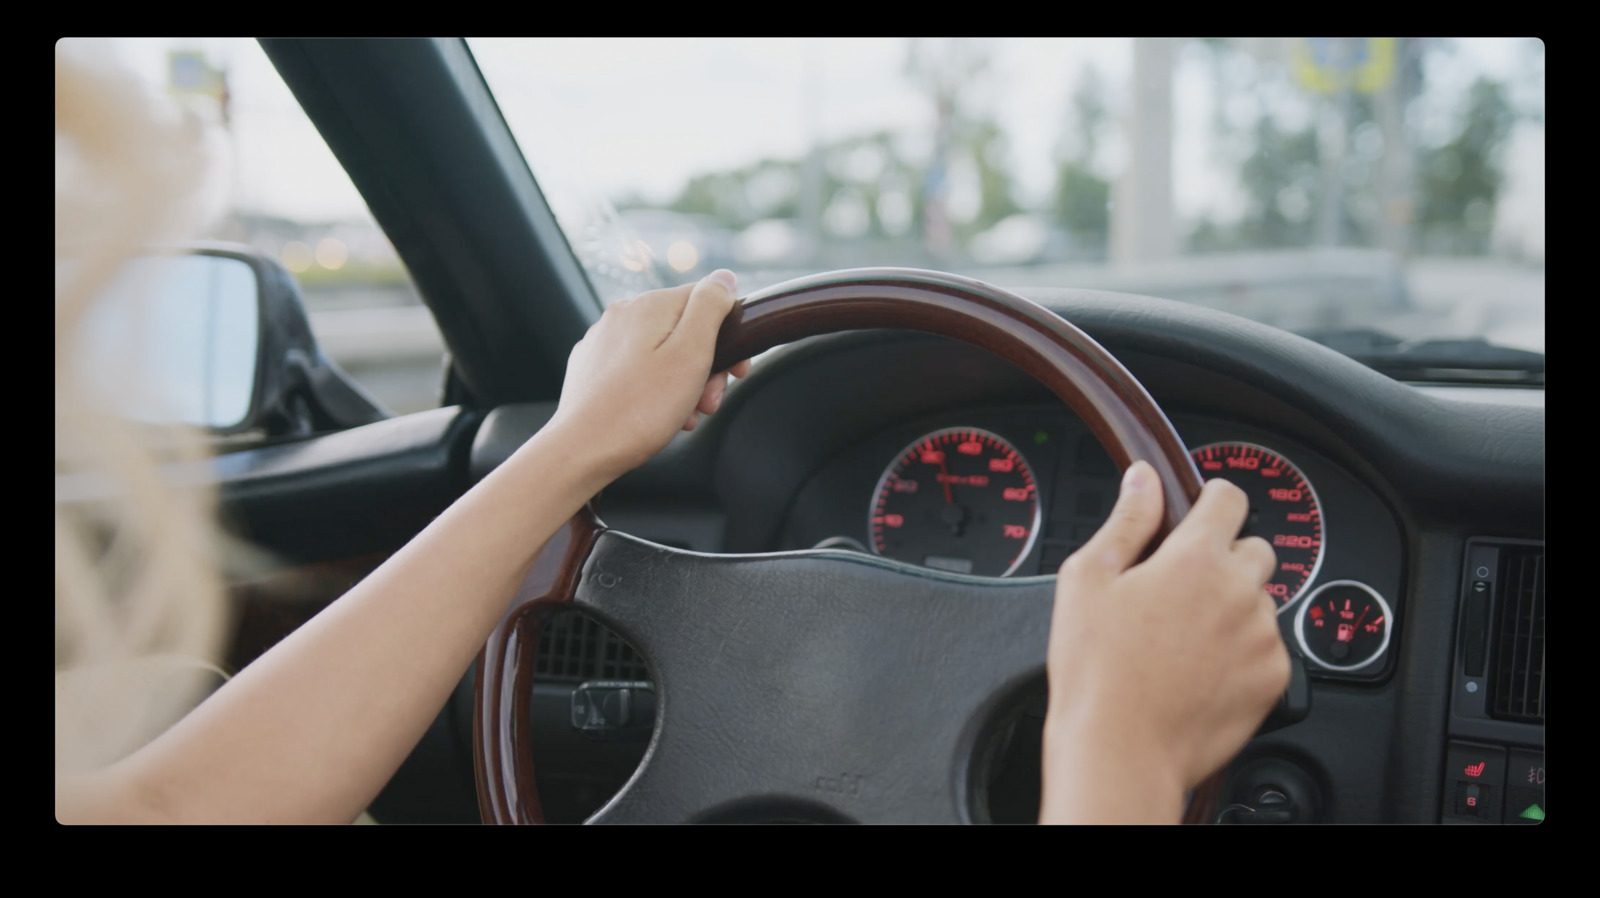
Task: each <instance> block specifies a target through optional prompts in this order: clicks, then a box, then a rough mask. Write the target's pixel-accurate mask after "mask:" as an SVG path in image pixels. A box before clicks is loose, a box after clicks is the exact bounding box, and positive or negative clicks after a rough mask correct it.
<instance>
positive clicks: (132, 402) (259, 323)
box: [86, 244, 389, 439]
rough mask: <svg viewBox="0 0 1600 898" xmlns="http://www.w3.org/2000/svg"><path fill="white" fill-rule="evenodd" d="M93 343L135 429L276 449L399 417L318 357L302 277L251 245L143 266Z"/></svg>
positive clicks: (95, 368)
mask: <svg viewBox="0 0 1600 898" xmlns="http://www.w3.org/2000/svg"><path fill="white" fill-rule="evenodd" d="M86 336H87V338H88V340H87V344H86V346H87V348H88V350H89V356H88V359H87V361H88V362H89V370H90V371H91V372H92V373H91V376H92V377H94V378H95V379H96V380H98V381H99V382H100V383H99V388H100V389H101V391H102V392H103V394H105V395H107V396H108V398H109V399H110V401H111V402H112V403H113V405H114V406H115V407H116V408H117V409H118V410H119V411H121V412H123V413H124V414H127V415H129V416H130V417H133V418H135V419H140V420H146V421H171V420H174V419H176V420H178V421H182V422H184V423H187V424H191V425H195V426H198V427H203V428H206V429H207V430H209V431H210V432H211V433H213V434H215V435H217V436H235V435H245V434H251V435H256V436H259V437H262V438H267V439H271V438H278V437H296V436H307V435H310V434H313V433H318V432H322V431H329V430H342V429H344V428H347V427H355V426H358V425H361V424H370V423H372V422H373V421H378V420H382V419H383V418H387V417H389V413H388V412H387V411H386V410H385V409H384V408H383V407H382V406H380V405H379V404H378V402H377V401H376V400H374V399H373V398H372V397H371V396H370V395H368V394H367V393H366V391H364V390H362V389H361V388H360V387H359V386H358V385H357V384H356V383H355V382H354V381H352V380H350V377H349V375H347V374H345V373H344V371H342V370H341V369H340V368H339V367H338V366H337V365H336V364H334V362H333V360H331V359H329V358H328V357H327V356H325V355H324V354H323V353H322V351H321V350H320V349H319V348H318V347H317V344H316V340H315V339H314V338H313V337H312V335H311V324H310V321H309V319H308V318H307V317H306V311H305V303H304V300H303V299H302V298H301V295H300V288H299V285H298V284H296V282H295V280H294V276H293V275H291V274H290V273H289V272H288V270H287V269H285V268H284V267H283V266H282V265H281V264H280V263H279V262H278V261H277V260H276V259H274V258H272V257H271V256H267V255H265V254H262V253H260V252H257V251H256V250H254V249H251V248H250V247H247V246H235V245H229V244H206V245H201V246H195V247H190V248H187V249H185V250H181V251H178V252H175V253H170V254H161V255H156V254H152V255H147V256H144V257H141V258H139V259H135V260H134V261H133V262H131V263H130V264H129V265H128V266H127V267H126V269H125V270H124V272H123V274H122V276H121V277H120V278H119V279H118V281H117V283H116V284H115V285H114V286H113V287H112V288H111V290H109V291H108V293H107V294H106V295H105V296H104V297H103V298H102V301H101V302H100V303H99V304H98V306H97V309H96V312H95V314H94V316H93V317H92V318H91V319H90V322H89V332H88V333H87V334H86Z"/></svg>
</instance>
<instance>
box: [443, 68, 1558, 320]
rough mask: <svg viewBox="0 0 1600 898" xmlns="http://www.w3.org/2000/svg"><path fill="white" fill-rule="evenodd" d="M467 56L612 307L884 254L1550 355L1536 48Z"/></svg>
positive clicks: (887, 259) (1035, 281)
mask: <svg viewBox="0 0 1600 898" xmlns="http://www.w3.org/2000/svg"><path fill="white" fill-rule="evenodd" d="M470 45H471V48H472V51H473V54H474V56H475V57H476V58H477V60H478V63H479V66H480V67H481V69H482V70H483V73H484V76H485V78H486V79H487V81H488V83H489V85H490V87H491V88H492V90H493V91H494V93H495V96H496V99H497V101H498V102H499V104H500V108H501V110H502V111H503V113H504V114H505V117H506V120H507V121H508V123H509V124H510V126H511V129H512V131H513V133H514V135H515V136H516V138H517V141H518V143H519V144H520V145H521V147H522V150H523V152H524V153H525V154H526V156H527V158H528V160H529V164H530V166H531V167H532V170H533V172H534V175H535V176H536V177H537V178H538V180H539V184H540V186H541V188H542V189H543V191H544V193H545V196H546V198H547V199H548V201H549V202H550V205H551V208H552V209H553V211H554V212H555V214H556V216H557V218H558V220H559V221H560V223H561V225H562V227H563V229H564V230H565V232H566V234H567V237H568V240H569V241H570V242H571V244H572V247H573V250H574V252H575V253H576V254H577V256H578V258H579V259H580V261H581V262H582V263H583V265H584V267H585V268H586V270H587V271H588V274H589V278H590V280H591V282H592V283H593V284H594V286H595V289H596V292H597V293H598V294H599V297H600V299H601V301H602V302H611V301H613V300H615V299H618V298H620V297H623V296H629V295H633V294H635V293H637V292H639V291H641V290H645V289H649V288H651V287H656V286H663V285H671V284H677V283H683V282H686V281H689V280H692V279H695V278H697V277H699V276H701V275H703V274H704V273H706V272H707V271H710V270H712V269H714V268H718V267H727V268H731V269H733V270H734V271H736V272H737V273H738V274H739V276H740V279H741V286H742V287H743V288H744V289H745V290H746V291H749V290H753V289H756V288H759V287H761V286H764V285H767V284H772V283H776V282H778V281H781V280H785V279H787V278H790V277H794V276H797V275H801V274H809V273H813V272H817V271H824V270H831V269H839V268H851V267H860V266H880V265H893V266H912V267H922V268H937V269H942V270H946V271H953V272H957V273H961V274H967V275H970V276H973V277H977V278H980V279H982V280H985V281H989V282H991V283H994V284H997V285H999V286H1003V287H1012V288H1017V289H1019V290H1021V291H1022V292H1024V293H1026V292H1027V288H1030V287H1040V286H1060V287H1088V288H1100V289H1113V290H1121V291H1127V292H1136V293H1145V294H1150V295H1154V296H1162V297H1166V298H1169V299H1177V300H1183V301H1189V302H1195V303H1202V304H1206V305H1210V306H1214V307H1217V308H1221V309H1224V310H1227V311H1230V312H1234V313H1237V314H1241V315H1245V316H1248V317H1251V318H1254V319H1257V320H1260V321H1263V322H1266V323H1269V324H1274V325H1277V326H1280V327H1285V328H1289V329H1293V330H1299V331H1312V330H1319V331H1323V332H1326V331H1329V330H1333V331H1339V330H1346V329H1371V330H1377V331H1381V332H1383V333H1385V334H1388V335H1392V336H1394V337H1398V338H1400V339H1402V340H1424V339H1450V338H1455V339H1460V338H1475V337H1481V338H1484V339H1487V340H1489V341H1491V342H1493V343H1497V344H1503V345H1506V346H1511V347H1517V348H1522V349H1528V350H1534V351H1538V352H1543V350H1544V117H1543V116H1544V46H1543V44H1542V43H1541V42H1539V41H1537V40H1532V39H1493V40H1490V39H1459V40H1447V39H1413V38H1360V39H1354V38H1352V39H1344V38H1340V39H1333V38H1292V39H1271V40H1262V39H1198V38H1197V39H1124V40H1110V39H1106V40H1097V39H1058V40H1046V39H1017V40H977V39H973V40H963V39H950V40H923V39H910V40H907V39H874V40H844V39H826V40H824V39H811V40H705V41H691V40H627V41H598V40H597V41H585V40H568V39H562V40H533V41H523V40H519V41H502V40H473V41H471V42H470Z"/></svg>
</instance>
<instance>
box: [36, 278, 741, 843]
mask: <svg viewBox="0 0 1600 898" xmlns="http://www.w3.org/2000/svg"><path fill="white" fill-rule="evenodd" d="M727 280H728V281H729V283H727V284H724V283H723V282H720V281H718V280H716V279H715V276H713V277H711V278H707V279H705V280H703V281H701V282H700V283H699V284H696V285H694V287H693V289H692V290H691V288H690V287H688V286H685V287H680V288H674V289H671V290H659V291H654V292H652V293H647V294H644V295H643V296H640V297H638V298H636V299H633V300H627V301H624V302H622V303H618V304H617V305H615V306H613V307H612V308H610V309H608V310H607V312H606V314H605V315H604V316H603V317H602V318H601V321H600V322H599V323H598V324H596V325H595V326H594V328H592V329H591V330H590V332H589V334H588V335H587V336H586V337H585V338H584V340H583V341H581V342H580V343H579V344H578V346H577V347H575V348H574V350H573V353H572V357H571V359H570V360H569V363H568V369H567V380H566V384H565V386H564V387H563V390H562V399H561V405H560V408H559V409H558V411H557V413H556V416H555V417H554V418H553V419H552V420H551V422H550V423H549V424H548V425H547V426H546V427H545V428H544V429H543V430H541V431H540V432H539V433H538V434H537V435H535V436H534V437H533V438H532V439H531V440H529V441H528V442H527V443H526V444H525V445H523V446H522V447H521V448H520V449H518V450H517V452H516V453H515V454H513V455H512V457H511V458H510V459H508V460H507V461H506V462H505V463H504V464H502V465H501V466H500V467H499V468H497V469H496V470H495V471H494V472H493V473H492V474H490V475H489V476H488V477H486V478H484V480H483V481H482V482H480V483H479V484H477V485H476V486H474V487H473V488H472V489H471V490H469V491H468V492H467V493H466V494H465V495H464V496H462V497H461V499H459V500H458V501H457V502H456V503H455V504H454V505H452V506H450V508H448V509H447V510H446V511H445V512H444V513H443V514H441V515H440V516H439V517H438V518H437V519H435V520H434V521H433V523H432V524H430V525H429V526H428V527H427V528H426V529H424V530H423V531H422V532H421V533H420V534H418V535H417V536H416V537H415V538H414V539H413V540H412V541H411V542H410V543H408V544H407V545H406V546H405V547H404V548H402V549H401V550H400V551H399V552H397V553H395V555H394V556H393V557H391V558H390V559H389V560H388V561H386V562H385V563H384V564H383V566H381V567H380V568H378V569H377V570H376V571H374V572H373V573H372V574H371V575H370V576H368V577H367V578H366V579H365V580H363V581H362V582H361V583H360V584H358V585H357V586H356V587H354V588H353V589H351V590H350V591H349V592H348V593H346V594H345V595H344V596H343V597H341V598H340V599H339V600H338V601H336V602H334V603H333V604H332V605H330V606H329V607H328V608H327V609H325V610H324V611H323V612H322V613H321V614H318V615H317V616H316V617H315V618H313V619H312V620H311V621H309V622H307V623H306V624H305V625H304V626H302V627H301V628H299V629H298V630H296V631H295V632H294V633H292V634H291V635H290V636H289V637H287V638H286V639H284V640H283V641H282V642H281V643H279V644H278V645H277V646H275V647H274V648H273V649H272V650H271V651H269V652H267V653H266V654H264V655H263V656H261V658H259V659H258V660H257V661H256V662H255V663H253V664H251V665H250V666H249V667H248V668H246V669H245V670H243V671H241V672H240V673H239V675H238V676H236V677H234V678H233V679H232V680H230V681H229V682H228V683H227V684H226V685H224V686H223V687H222V688H221V689H219V690H218V691H217V692H216V693H215V694H213V695H212V696H211V697H210V698H209V699H208V700H207V701H205V702H204V703H203V704H202V705H201V706H200V707H199V708H197V709H195V710H194V711H193V712H192V713H190V714H189V715H188V716H187V717H185V718H184V719H183V720H181V721H180V722H179V723H178V724H176V725H175V726H174V727H172V728H171V729H170V730H168V731H167V732H166V733H164V734H162V735H161V736H160V737H158V738H157V739H155V740H154V741H153V742H151V743H150V744H149V745H148V746H146V747H145V748H143V749H141V750H140V751H138V752H136V753H135V754H133V755H132V756H130V757H129V758H127V759H125V760H124V761H122V762H120V763H118V764H116V765H113V766H111V767H109V768H107V769H105V770H103V771H100V772H97V773H95V774H91V775H89V776H85V777H80V778H77V779H75V780H73V781H70V782H60V781H58V783H57V789H56V814H57V817H58V819H60V820H63V821H84V822H96V821H106V822H110V821H129V822H131V821H173V822H178V821H184V822H187V821H195V822H211V821H216V822H221V821H238V822H326V823H348V822H350V821H351V820H353V819H355V817H356V816H357V815H359V814H360V813H361V811H362V810H364V809H365V808H366V807H367V805H368V804H369V803H370V802H371V801H372V799H373V798H374V797H375V796H376V795H377V793H378V791H379V790H380V789H381V788H382V787H383V785H384V784H385V783H386V782H388V780H389V778H390V776H392V775H393V773H394V771H395V770H396V769H397V768H398V767H399V766H400V763H401V762H402V761H403V760H404V759H405V757H406V755H407V754H408V753H409V752H410V751H411V749H412V747H413V746H415V744H416V742H417V740H418V739H420V738H421V736H422V734H423V732H424V731H425V730H426V729H427V727H428V725H429V723H430V722H431V721H432V720H433V718H434V716H435V715H436V714H437V713H438V710H439V708H440V707H442V706H443V705H444V703H445V701H446V700H447V699H448V697H449V695H450V692H451V690H452V689H453V688H454V687H455V685H456V683H457V682H458V680H459V678H460V676H461V672H462V671H463V670H465V669H466V668H467V666H468V665H469V664H470V663H471V662H472V659H473V658H474V656H475V655H476V654H477V652H478V650H479V649H480V648H481V647H482V645H483V641H484V639H485V638H486V637H487V635H488V633H489V631H490V629H491V628H492V627H493V626H494V624H495V623H496V622H497V621H498V620H499V619H500V616H501V615H502V614H503V613H504V612H505V610H506V608H507V606H508V605H509V603H510V601H511V598H512V596H513V595H514V594H515V592H516V590H517V588H518V587H519V586H520V585H521V583H522V581H523V579H524V578H525V577H526V576H527V573H528V571H529V569H530V567H531V566H532V563H533V560H534V558H535V556H536V554H537V552H538V550H539V548H540V547H541V546H543V544H544V543H545V542H546V541H547V540H548V539H549V538H550V536H551V535H553V534H554V533H555V532H556V530H558V529H559V528H560V527H561V526H562V524H564V523H565V522H566V521H567V520H568V519H569V518H570V517H571V516H572V515H573V514H574V513H575V512H576V511H577V510H578V509H579V508H580V507H582V505H583V503H584V502H586V501H588V499H589V498H590V497H591V496H593V495H594V494H595V493H597V492H598V491H599V490H600V489H601V488H602V487H604V486H605V485H606V484H607V483H609V482H610V481H611V480H612V479H614V478H615V477H617V476H618V475H620V474H622V473H623V472H625V471H627V470H629V469H630V468H632V467H635V466H637V465H638V464H641V463H643V462H644V461H645V460H646V459H648V458H649V457H650V456H651V455H653V454H654V453H655V452H657V451H659V450H660V448H661V447H662V446H664V445H665V444H666V443H667V441H668V440H669V439H670V438H671V435H672V433H673V431H675V430H677V429H679V428H680V427H682V428H684V429H693V427H694V426H695V422H696V421H697V419H698V416H699V415H700V414H710V413H711V412H712V411H714V410H715V409H716V407H717V406H718V404H719V403H720V402H721V398H722V390H723V388H724V387H725V385H726V383H727V376H726V375H725V374H719V375H716V376H710V377H708V376H709V375H710V373H711V372H710V370H709V369H710V365H711V354H712V347H713V345H714V343H715V340H716V334H717V328H718V326H719V325H720V324H721V322H722V319H723V318H724V317H726V315H727V313H728V311H729V310H730V309H731V308H732V307H733V302H734V296H735V290H734V289H733V286H734V285H733V284H732V283H731V280H732V278H731V276H729V277H728V279H727ZM747 367H748V366H747V365H740V366H738V367H736V368H735V369H734V373H735V374H738V375H742V374H743V373H744V371H745V370H747Z"/></svg>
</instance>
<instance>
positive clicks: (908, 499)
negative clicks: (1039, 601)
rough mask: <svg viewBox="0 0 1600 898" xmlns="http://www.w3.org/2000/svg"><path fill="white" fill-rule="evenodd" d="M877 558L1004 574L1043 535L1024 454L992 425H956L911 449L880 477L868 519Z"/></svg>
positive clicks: (1035, 491)
mask: <svg viewBox="0 0 1600 898" xmlns="http://www.w3.org/2000/svg"><path fill="white" fill-rule="evenodd" d="M867 532H868V533H869V534H870V535H871V537H872V538H871V540H870V541H869V542H870V543H871V545H872V548H873V550H874V551H875V552H877V553H878V554H879V555H883V556H886V557H888V558H894V559H898V560H900V561H908V562H911V563H912V564H920V565H923V566H924V567H931V568H939V569H940V570H946V571H955V572H957V573H962V574H978V575H980V576H986V577H1004V576H1006V575H1007V574H1010V573H1011V572H1013V571H1015V570H1016V569H1017V567H1018V566H1019V565H1021V564H1022V559H1024V558H1026V557H1027V556H1028V550H1029V549H1031V548H1033V543H1034V540H1035V539H1036V538H1037V537H1038V535H1039V489H1038V486H1037V485H1036V484H1035V482H1034V479H1033V469H1032V468H1030V467H1029V466H1028V462H1027V460H1026V459H1024V458H1023V457H1022V453H1020V452H1018V451H1017V450H1016V448H1015V447H1013V446H1012V445H1011V444H1010V443H1008V442H1006V441H1005V440H1003V439H1001V438H1000V437H998V436H995V435H994V434H992V433H990V432H988V431H987V430H978V429H976V428H972V427H953V428H950V429H947V430H940V431H936V432H934V433H930V434H928V435H927V436H924V437H922V438H921V439H919V440H917V441H916V442H915V443H912V444H911V445H910V446H907V447H906V448H905V449H904V450H902V451H901V452H900V454H899V455H897V456H895V459H894V461H892V462H890V464H889V468H888V470H886V471H884V472H883V476H882V477H880V478H878V488H877V490H876V491H875V492H874V493H873V496H872V508H871V511H870V514H869V516H868V524H867Z"/></svg>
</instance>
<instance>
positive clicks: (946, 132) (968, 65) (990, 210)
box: [905, 38, 1020, 256]
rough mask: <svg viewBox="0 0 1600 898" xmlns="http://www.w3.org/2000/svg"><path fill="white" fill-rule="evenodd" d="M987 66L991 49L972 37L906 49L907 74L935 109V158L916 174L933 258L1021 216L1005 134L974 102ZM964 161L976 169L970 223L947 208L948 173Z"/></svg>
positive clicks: (924, 233) (911, 45) (920, 41)
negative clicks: (956, 243) (952, 242)
mask: <svg viewBox="0 0 1600 898" xmlns="http://www.w3.org/2000/svg"><path fill="white" fill-rule="evenodd" d="M991 61H992V52H991V50H990V48H989V46H988V45H987V44H985V43H984V42H982V41H980V40H976V39H971V38H956V39H944V40H929V39H921V38H913V39H911V41H910V43H909V44H908V46H907V50H906V68H905V70H906V75H907V76H908V77H909V78H910V79H911V80H912V82H913V83H915V84H916V85H917V86H918V87H920V88H921V89H922V90H924V91H925V92H926V93H927V94H928V96H929V99H931V100H932V102H933V108H934V152H933V159H932V161H931V163H930V164H929V166H928V167H927V168H926V169H924V170H923V171H922V172H920V175H921V177H920V178H919V181H920V183H921V184H922V185H923V186H922V190H921V197H920V200H921V202H920V203H919V207H920V211H921V212H922V215H921V218H920V220H921V224H922V236H923V238H924V241H925V243H926V245H927V248H928V249H929V251H930V252H932V253H933V254H934V255H935V256H938V255H940V254H942V253H944V252H947V251H948V250H949V248H950V247H949V241H950V240H951V239H952V238H956V237H968V236H971V235H972V234H974V233H976V232H978V231H981V230H983V229H985V228H987V227H989V226H990V225H992V224H994V223H995V222H997V221H999V220H1000V219H1002V218H1004V217H1006V216H1007V215H1011V214H1013V213H1015V212H1018V211H1020V208H1019V207H1018V205H1017V203H1016V201H1015V199H1014V198H1013V197H1012V182H1011V174H1010V172H1009V171H1008V168H1007V166H1006V160H1005V158H1004V154H1005V152H1006V143H1005V139H1004V135H1003V134H1002V132H1001V130H1000V127H999V125H998V124H996V123H995V121H994V118H993V116H992V115H991V114H990V113H989V112H988V111H987V110H985V109H983V108H982V106H981V104H980V102H979V97H978V94H979V93H980V91H981V88H982V87H983V86H984V76H985V75H987V74H988V72H989V71H990V68H991ZM963 157H964V158H969V159H971V160H972V162H973V164H974V165H975V166H976V167H977V170H978V191H979V204H978V210H977V213H976V215H974V216H973V217H972V219H971V220H969V221H964V222H954V221H951V220H950V216H949V209H948V208H947V203H948V201H949V198H950V195H949V191H950V187H951V184H950V173H951V167H952V165H953V163H954V162H955V160H956V159H957V158H963Z"/></svg>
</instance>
